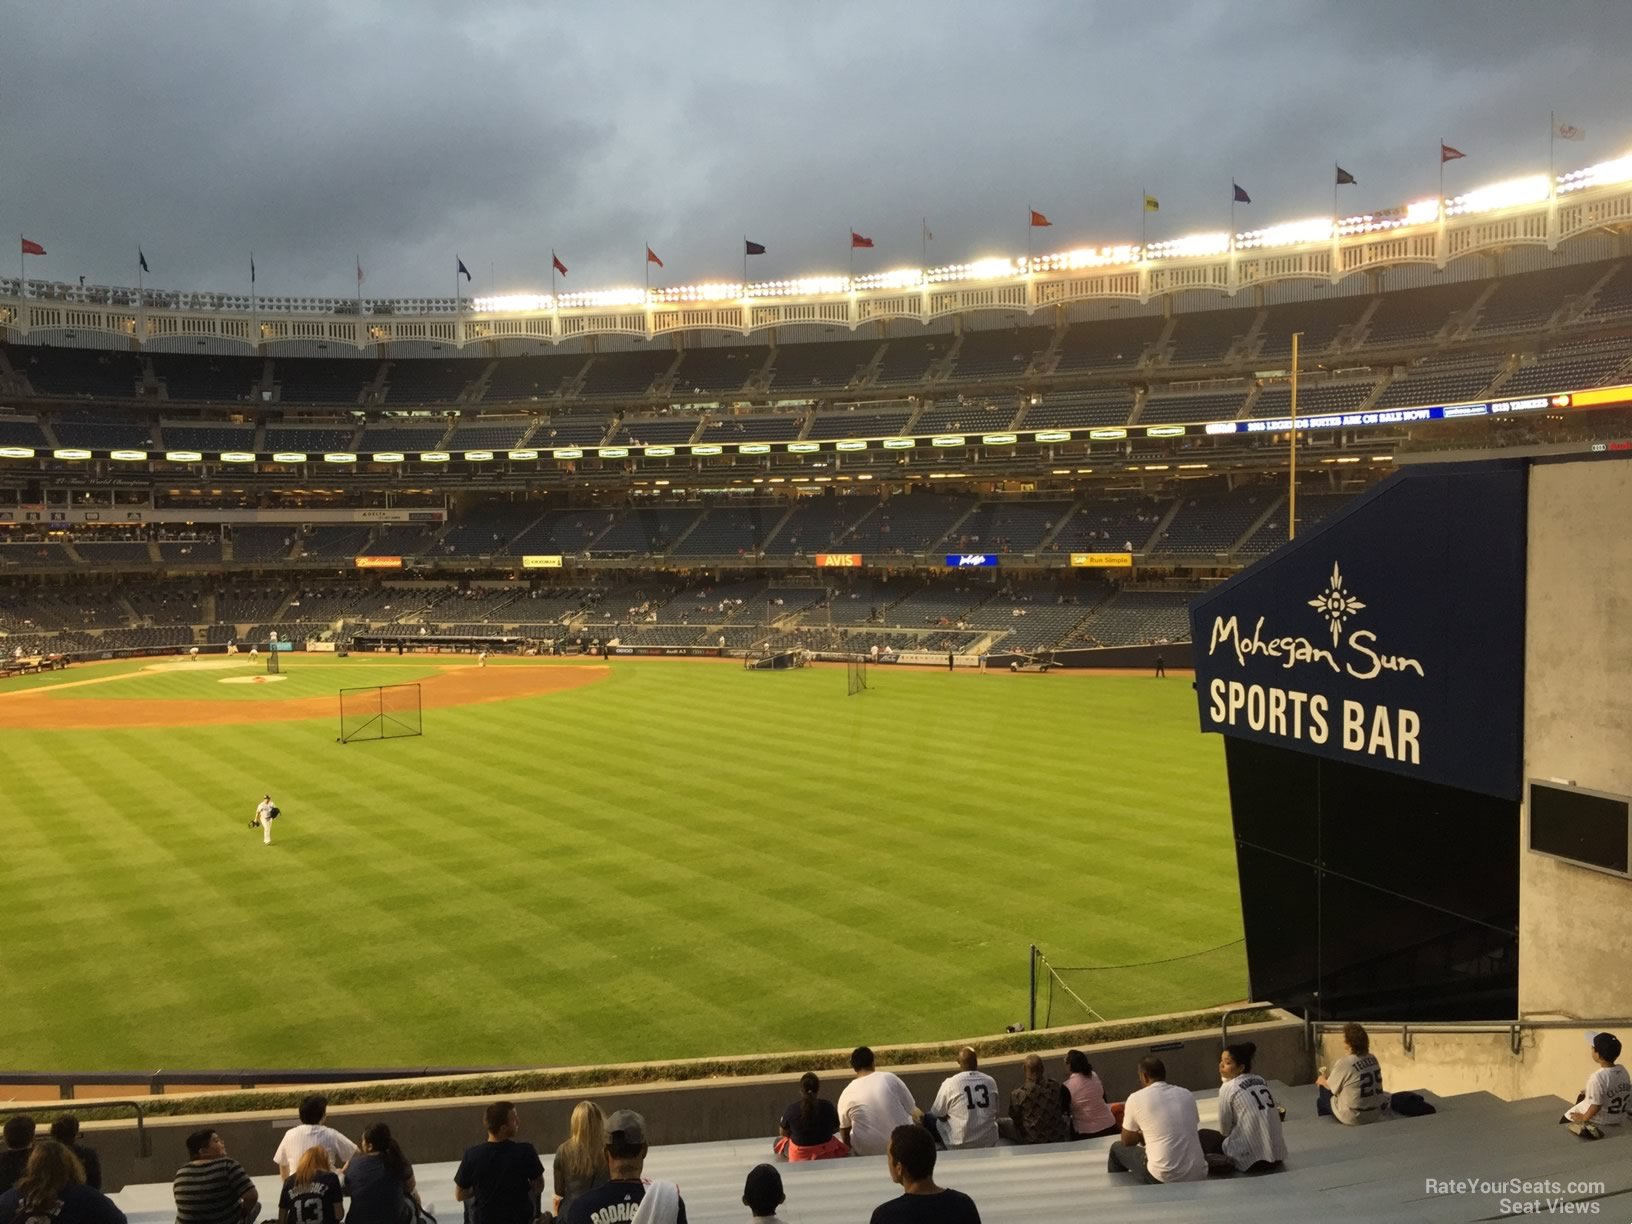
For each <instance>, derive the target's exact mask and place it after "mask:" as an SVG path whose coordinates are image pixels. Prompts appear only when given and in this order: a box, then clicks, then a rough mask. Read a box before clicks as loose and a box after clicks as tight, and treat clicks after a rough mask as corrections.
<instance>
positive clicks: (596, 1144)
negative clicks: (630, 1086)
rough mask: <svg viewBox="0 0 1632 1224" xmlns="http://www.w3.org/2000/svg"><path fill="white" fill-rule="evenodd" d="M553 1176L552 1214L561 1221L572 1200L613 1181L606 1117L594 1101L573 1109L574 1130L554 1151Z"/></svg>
mask: <svg viewBox="0 0 1632 1224" xmlns="http://www.w3.org/2000/svg"><path fill="white" fill-rule="evenodd" d="M550 1176H551V1179H552V1180H553V1181H554V1183H555V1202H554V1204H553V1206H552V1214H554V1215H555V1216H556V1217H557V1218H558V1219H565V1218H566V1215H567V1212H568V1211H569V1210H570V1209H571V1207H572V1200H573V1199H575V1198H577V1197H578V1196H579V1195H580V1194H582V1193H583V1192H584V1191H585V1190H593V1189H595V1188H596V1187H597V1186H604V1185H606V1183H607V1182H608V1181H609V1180H611V1177H612V1175H611V1173H609V1172H608V1171H607V1167H606V1115H605V1114H603V1113H602V1112H601V1107H600V1106H599V1105H597V1104H595V1102H594V1101H579V1102H578V1104H576V1105H574V1106H573V1107H572V1127H571V1129H570V1130H569V1131H568V1134H567V1139H566V1142H564V1143H563V1144H562V1145H561V1146H560V1147H558V1148H556V1149H555V1159H554V1160H553V1161H551V1162H550Z"/></svg>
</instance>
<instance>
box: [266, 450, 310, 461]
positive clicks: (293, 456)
mask: <svg viewBox="0 0 1632 1224" xmlns="http://www.w3.org/2000/svg"><path fill="white" fill-rule="evenodd" d="M272 462H273V463H305V462H306V452H305V451H277V452H275V453H274V454H273V456H272Z"/></svg>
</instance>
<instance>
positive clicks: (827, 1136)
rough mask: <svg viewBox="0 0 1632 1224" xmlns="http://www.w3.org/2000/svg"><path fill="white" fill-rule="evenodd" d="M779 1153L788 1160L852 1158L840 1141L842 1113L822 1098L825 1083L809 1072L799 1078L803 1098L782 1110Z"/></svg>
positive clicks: (779, 1125)
mask: <svg viewBox="0 0 1632 1224" xmlns="http://www.w3.org/2000/svg"><path fill="white" fill-rule="evenodd" d="M777 1131H778V1135H779V1137H778V1139H777V1141H776V1144H775V1145H774V1146H775V1150H776V1154H777V1155H778V1156H782V1157H785V1158H786V1159H788V1160H831V1159H832V1158H833V1157H835V1156H848V1155H850V1149H849V1148H848V1147H846V1146H845V1143H844V1140H843V1139H840V1138H839V1111H838V1109H837V1108H836V1107H835V1106H834V1104H833V1102H832V1101H829V1100H828V1099H826V1098H825V1097H823V1096H822V1081H821V1080H819V1079H817V1078H816V1076H815V1075H814V1074H813V1073H812V1072H809V1071H806V1072H805V1073H804V1074H803V1075H801V1076H800V1077H799V1099H798V1100H797V1101H795V1102H794V1103H793V1104H792V1105H789V1106H788V1107H787V1109H785V1110H783V1111H782V1120H781V1122H779V1123H778V1124H777Z"/></svg>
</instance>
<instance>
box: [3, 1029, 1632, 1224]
mask: <svg viewBox="0 0 1632 1224" xmlns="http://www.w3.org/2000/svg"><path fill="white" fill-rule="evenodd" d="M1587 1041H1588V1043H1589V1044H1590V1045H1591V1047H1592V1061H1593V1062H1594V1063H1595V1064H1597V1069H1596V1070H1594V1071H1593V1073H1592V1074H1591V1075H1590V1076H1588V1077H1587V1087H1586V1090H1585V1091H1584V1092H1582V1093H1581V1095H1580V1096H1578V1097H1576V1098H1575V1108H1574V1109H1571V1110H1569V1111H1568V1112H1567V1113H1565V1115H1564V1116H1563V1117H1562V1118H1560V1119H1559V1121H1561V1122H1568V1123H1569V1124H1570V1133H1571V1134H1572V1135H1580V1136H1581V1138H1583V1139H1602V1138H1603V1137H1604V1132H1603V1128H1604V1127H1606V1126H1620V1125H1621V1124H1622V1123H1623V1122H1625V1121H1626V1110H1627V1106H1628V1104H1629V1103H1632V1078H1629V1077H1628V1076H1627V1073H1626V1068H1625V1067H1623V1066H1621V1065H1620V1064H1619V1063H1618V1062H1616V1061H1615V1060H1616V1059H1618V1058H1620V1056H1621V1040H1620V1038H1619V1037H1617V1036H1615V1034H1614V1033H1588V1034H1587ZM0 1218H3V1217H0Z"/></svg>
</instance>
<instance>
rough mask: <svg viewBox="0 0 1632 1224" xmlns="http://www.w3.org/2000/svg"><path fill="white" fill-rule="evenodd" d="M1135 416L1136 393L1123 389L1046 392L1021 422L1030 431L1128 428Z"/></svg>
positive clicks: (1027, 410)
mask: <svg viewBox="0 0 1632 1224" xmlns="http://www.w3.org/2000/svg"><path fill="white" fill-rule="evenodd" d="M1132 415H1133V392H1132V391H1131V390H1128V389H1126V388H1123V387H1117V388H1113V389H1098V388H1094V389H1089V390H1082V391H1047V392H1044V393H1043V394H1042V395H1041V396H1040V397H1038V399H1037V401H1036V402H1035V403H1033V404H1032V405H1030V406H1029V407H1028V408H1027V409H1026V411H1025V415H1024V416H1023V417H1021V418H1020V423H1021V424H1022V425H1023V426H1025V428H1027V429H1076V428H1081V427H1083V426H1093V425H1125V424H1127V422H1128V418H1129V417H1131V416H1132Z"/></svg>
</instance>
